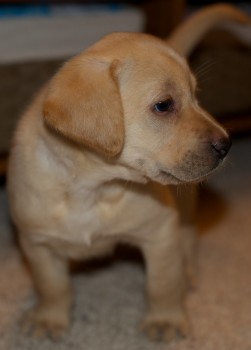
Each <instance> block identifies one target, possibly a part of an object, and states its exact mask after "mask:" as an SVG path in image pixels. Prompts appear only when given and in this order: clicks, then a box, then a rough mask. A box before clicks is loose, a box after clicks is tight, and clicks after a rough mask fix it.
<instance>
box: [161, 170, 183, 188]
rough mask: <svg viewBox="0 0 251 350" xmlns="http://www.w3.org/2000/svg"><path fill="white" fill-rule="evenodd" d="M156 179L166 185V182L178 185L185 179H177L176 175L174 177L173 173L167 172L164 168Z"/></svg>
mask: <svg viewBox="0 0 251 350" xmlns="http://www.w3.org/2000/svg"><path fill="white" fill-rule="evenodd" d="M156 180H158V181H159V182H161V183H163V184H165V185H167V184H172V185H179V184H182V183H184V182H186V181H183V180H181V179H179V178H178V177H176V176H175V175H173V174H171V173H169V172H168V171H166V170H163V169H161V170H160V171H159V173H158V175H157V177H156Z"/></svg>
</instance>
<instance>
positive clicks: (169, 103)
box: [154, 97, 174, 114]
mask: <svg viewBox="0 0 251 350" xmlns="http://www.w3.org/2000/svg"><path fill="white" fill-rule="evenodd" d="M173 110H174V100H173V99H172V98H171V97H170V98H168V99H167V100H165V101H160V102H158V103H156V104H155V105H154V111H155V112H157V113H158V114H164V113H171V112H173Z"/></svg>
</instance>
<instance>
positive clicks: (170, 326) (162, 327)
mask: <svg viewBox="0 0 251 350" xmlns="http://www.w3.org/2000/svg"><path fill="white" fill-rule="evenodd" d="M141 329H142V330H143V332H144V333H145V334H146V335H147V336H148V338H149V339H150V340H152V341H164V342H167V343H169V342H171V341H172V340H175V339H178V338H185V337H187V336H188V334H189V323H188V321H187V318H186V317H185V316H184V315H182V316H181V315H179V316H178V317H177V315H168V314H167V315H158V314H157V315H151V314H148V315H147V316H146V317H145V319H144V321H143V322H142V325H141Z"/></svg>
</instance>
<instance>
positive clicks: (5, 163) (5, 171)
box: [0, 156, 8, 176]
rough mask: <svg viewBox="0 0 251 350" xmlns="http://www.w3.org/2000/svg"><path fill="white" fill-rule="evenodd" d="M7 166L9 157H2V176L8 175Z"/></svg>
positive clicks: (0, 161)
mask: <svg viewBox="0 0 251 350" xmlns="http://www.w3.org/2000/svg"><path fill="white" fill-rule="evenodd" d="M7 164H8V157H7V156H1V157H0V176H5V175H6V173H7Z"/></svg>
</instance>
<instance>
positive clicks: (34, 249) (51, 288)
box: [20, 236, 72, 340]
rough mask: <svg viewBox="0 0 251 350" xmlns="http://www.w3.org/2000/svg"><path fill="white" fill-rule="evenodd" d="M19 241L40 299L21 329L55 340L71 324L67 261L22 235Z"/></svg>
mask: <svg viewBox="0 0 251 350" xmlns="http://www.w3.org/2000/svg"><path fill="white" fill-rule="evenodd" d="M20 243H21V246H22V249H23V252H24V254H25V256H26V258H27V260H28V263H29V265H30V268H31V273H32V277H33V281H34V284H35V288H36V290H37V293H38V298H39V301H38V304H37V305H36V306H35V307H34V309H33V310H31V311H30V312H29V313H28V315H27V317H26V318H25V320H24V322H23V329H24V330H25V331H27V332H31V333H32V334H33V335H34V336H37V337H41V336H45V335H48V336H50V337H51V338H52V339H54V340H55V339H58V338H59V337H60V336H61V335H62V334H63V332H64V331H65V330H66V329H67V328H68V327H69V324H70V312H71V305H72V291H71V286H70V277H69V271H68V267H69V266H68V261H66V260H65V259H63V258H61V257H59V256H58V255H57V254H55V253H54V252H53V251H52V250H51V249H50V248H49V247H47V246H44V245H37V244H32V243H31V242H30V240H29V239H28V237H25V236H22V237H21V239H20Z"/></svg>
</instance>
